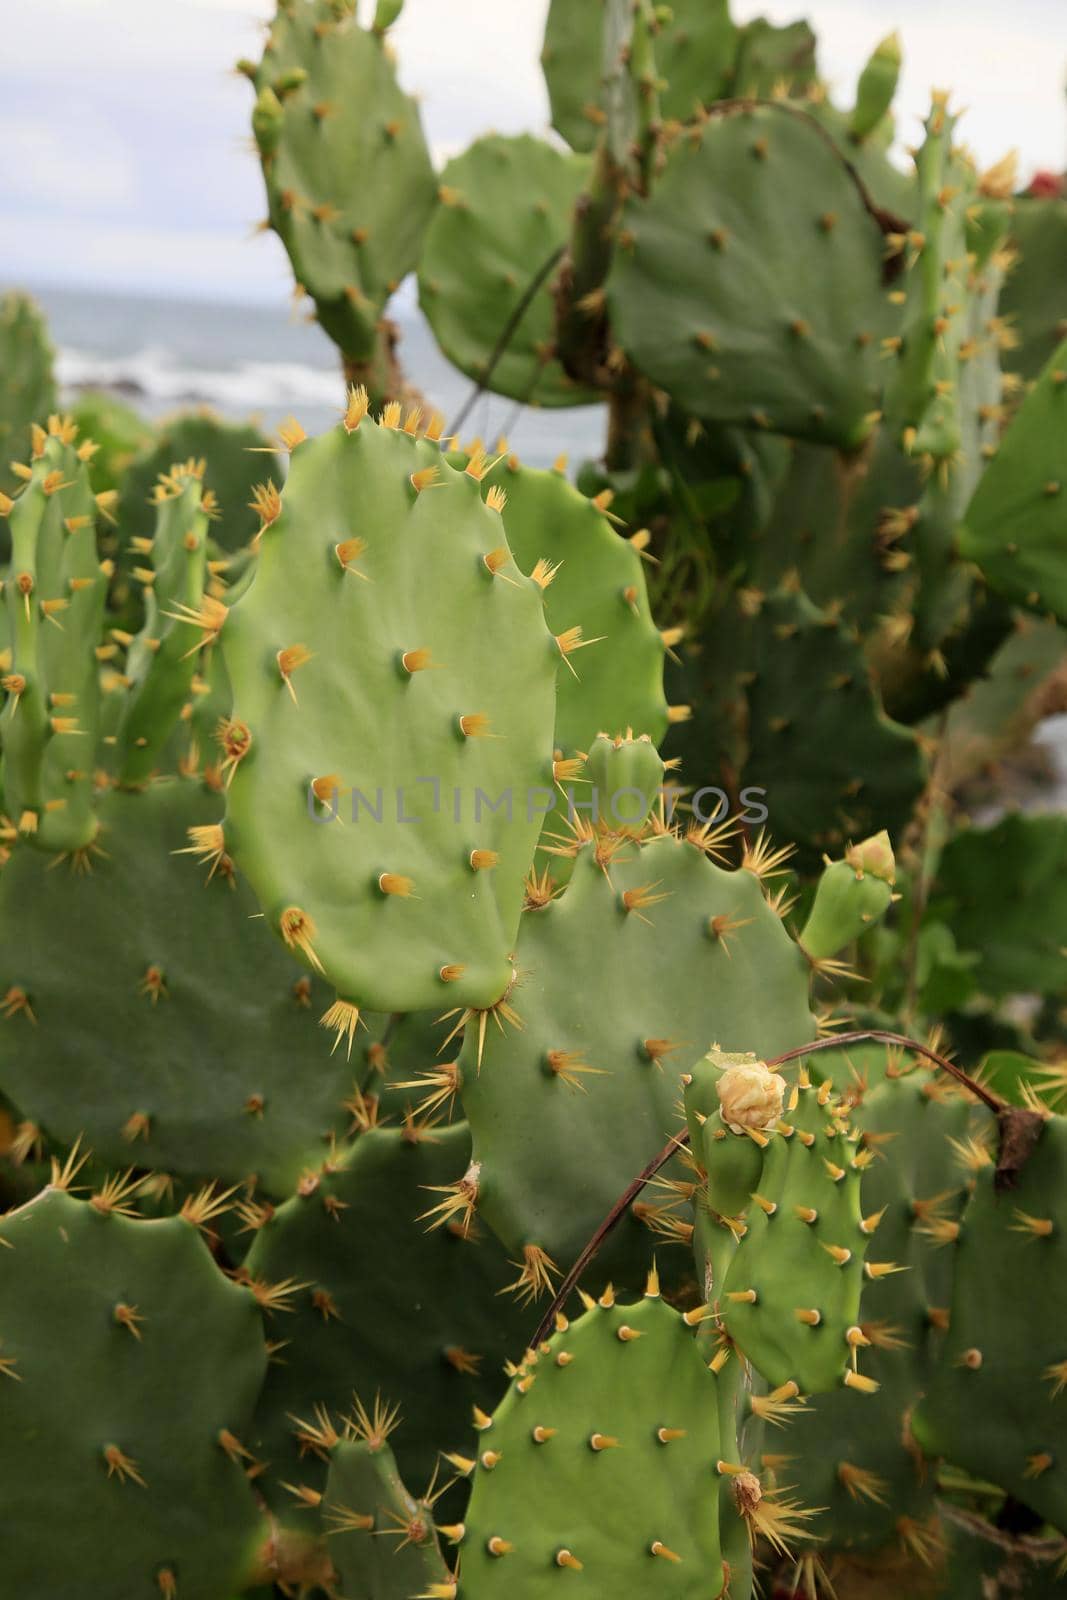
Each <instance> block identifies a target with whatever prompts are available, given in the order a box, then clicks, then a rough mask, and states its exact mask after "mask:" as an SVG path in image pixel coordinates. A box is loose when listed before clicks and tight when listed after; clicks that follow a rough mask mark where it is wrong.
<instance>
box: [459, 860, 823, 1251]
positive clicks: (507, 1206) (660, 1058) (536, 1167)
mask: <svg viewBox="0 0 1067 1600" xmlns="http://www.w3.org/2000/svg"><path fill="white" fill-rule="evenodd" d="M696 832H697V834H698V835H699V832H700V830H699V828H698V829H697V830H696ZM516 964H517V967H518V970H519V974H520V982H519V984H518V986H517V987H516V988H515V989H514V991H513V993H512V994H511V995H510V997H509V1002H508V1004H509V1007H510V1008H512V1009H513V1010H514V1012H515V1013H517V1014H518V1017H519V1018H520V1019H521V1024H522V1025H521V1028H520V1027H514V1026H510V1025H509V1023H508V1021H507V1017H506V1015H505V1017H504V1018H503V1019H501V1020H502V1030H501V1029H500V1028H497V1027H494V1026H492V1025H489V1026H486V1017H485V1016H484V1015H483V1016H482V1017H480V1018H477V1019H474V1020H472V1022H471V1023H470V1024H469V1025H468V1029H467V1036H466V1040H465V1043H464V1047H463V1052H462V1055H461V1057H460V1067H461V1072H462V1080H463V1081H462V1089H461V1094H462V1099H463V1105H464V1109H465V1111H466V1113H467V1115H468V1117H469V1119H470V1123H471V1131H472V1134H473V1138H474V1160H475V1163H476V1166H477V1168H478V1205H479V1209H480V1211H481V1212H482V1213H483V1214H484V1216H485V1218H486V1220H487V1221H488V1222H489V1223H490V1225H491V1226H492V1227H493V1228H494V1229H495V1230H496V1231H497V1232H498V1233H499V1234H500V1236H501V1238H503V1239H504V1241H505V1242H506V1243H507V1244H508V1245H509V1247H511V1248H512V1249H513V1250H515V1251H519V1250H524V1249H526V1247H528V1246H535V1247H537V1248H539V1249H540V1250H543V1251H547V1253H548V1255H549V1256H550V1257H551V1258H552V1259H553V1260H555V1261H558V1262H559V1263H560V1264H568V1263H569V1262H570V1261H571V1260H572V1259H573V1258H574V1256H575V1255H577V1253H578V1251H579V1250H580V1248H581V1247H582V1245H583V1244H584V1243H585V1241H586V1240H587V1239H588V1238H589V1236H590V1235H591V1234H592V1232H593V1230H594V1228H595V1227H596V1226H597V1224H598V1223H599V1222H600V1220H601V1218H602V1217H603V1216H604V1215H605V1213H606V1212H607V1211H608V1209H609V1207H610V1206H611V1204H612V1203H613V1201H614V1200H615V1199H616V1198H617V1196H618V1195H619V1194H621V1192H622V1191H623V1189H624V1188H625V1187H626V1185H627V1184H628V1183H629V1182H630V1180H631V1179H632V1178H633V1177H634V1176H635V1174H636V1173H638V1172H639V1171H640V1170H641V1168H642V1167H643V1166H644V1164H645V1163H646V1161H648V1160H649V1159H650V1158H651V1157H652V1156H653V1155H654V1154H655V1152H656V1150H657V1149H658V1148H659V1147H660V1146H661V1145H662V1144H663V1143H664V1141H665V1139H666V1138H667V1137H668V1136H669V1135H670V1133H671V1132H672V1130H673V1128H674V1126H675V1125H676V1123H675V1118H676V1116H677V1110H676V1106H677V1100H678V1091H679V1079H680V1074H681V1073H682V1072H684V1071H686V1070H687V1069H688V1068H689V1067H690V1066H691V1065H692V1063H693V1062H694V1061H695V1060H696V1059H697V1058H698V1057H699V1056H701V1055H702V1054H703V1053H704V1051H705V1050H706V1048H707V1046H708V1044H709V1043H710V1042H711V1041H712V1040H717V1041H718V1042H719V1043H720V1044H722V1046H723V1047H724V1048H726V1049H745V1048H748V1049H755V1050H757V1051H759V1052H760V1053H762V1054H766V1055H769V1054H774V1053H776V1052H778V1051H782V1050H787V1049H789V1048H790V1047H791V1046H793V1045H796V1044H801V1043H803V1042H804V1040H805V1039H808V1038H811V1037H812V1031H811V1030H812V1028H813V1022H812V1019H811V1017H810V1014H809V1012H808V1006H807V990H808V972H809V967H808V963H807V961H806V959H805V957H804V956H803V955H802V953H801V951H800V950H799V949H798V948H797V946H796V945H794V944H793V942H792V941H791V940H790V938H789V936H788V934H787V933H786V931H785V929H784V928H783V926H782V924H781V922H780V921H779V919H778V917H777V916H776V915H775V913H774V911H773V910H772V909H771V908H770V907H769V906H768V905H767V903H766V901H765V900H764V897H763V894H762V892H761V887H760V883H759V880H758V878H757V877H756V876H755V875H754V874H753V873H752V872H749V871H747V870H745V869H740V870H738V871H734V872H729V871H725V870H724V869H723V868H721V867H718V866H715V865H713V864H712V863H711V862H710V861H709V860H707V859H706V858H705V856H704V854H703V851H702V849H701V848H700V845H699V843H697V844H696V845H694V844H692V843H686V842H683V841H681V840H678V839H675V838H673V837H661V838H655V837H653V838H652V839H651V840H650V841H649V842H647V843H644V844H638V843H636V842H635V841H633V840H632V839H631V838H629V837H623V836H614V838H613V837H612V836H602V837H601V838H600V839H599V841H597V842H592V841H591V842H590V843H588V844H584V845H583V846H582V847H581V849H580V850H579V852H578V856H577V859H576V861H575V863H574V872H573V875H572V877H571V881H570V884H569V885H568V888H567V890H566V892H565V893H564V894H563V895H562V896H561V897H560V898H559V899H557V900H553V901H551V902H550V903H548V904H544V905H542V906H541V907H540V908H539V909H537V908H531V909H530V910H528V911H527V912H526V913H525V915H524V918H523V922H522V926H521V929H520V937H519V944H518V949H517V952H516ZM772 997H773V1000H772ZM476 1024H477V1025H476ZM483 1045H484V1049H483ZM480 1056H481V1057H482V1059H481V1060H480V1061H479V1058H480ZM479 1067H480V1070H479ZM532 1129H536V1130H537V1137H536V1139H534V1138H532V1137H531V1130H532ZM546 1144H547V1145H548V1146H551V1148H552V1149H554V1150H556V1151H558V1152H560V1154H561V1155H562V1154H563V1152H569V1154H568V1156H567V1158H566V1159H567V1165H568V1171H569V1172H570V1174H571V1177H570V1178H569V1179H568V1182H567V1184H566V1185H557V1184H555V1183H552V1182H546V1181H545V1170H544V1163H543V1151H544V1149H545V1147H546ZM457 1176H458V1174H457ZM624 1231H625V1230H624Z"/></svg>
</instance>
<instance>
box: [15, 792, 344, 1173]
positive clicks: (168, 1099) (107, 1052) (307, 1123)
mask: <svg viewBox="0 0 1067 1600" xmlns="http://www.w3.org/2000/svg"><path fill="white" fill-rule="evenodd" d="M218 814H219V803H218V799H217V797H215V796H211V795H208V794H205V793H203V792H202V791H201V790H200V789H199V788H198V787H197V786H196V785H194V784H192V783H188V782H184V781H174V782H169V783H158V784H154V785H153V786H152V787H151V788H150V789H148V790H147V791H146V792H145V793H144V794H122V793H118V792H112V793H110V794H108V795H106V796H105V797H104V799H103V800H102V802H101V804H100V810H99V818H100V823H101V832H100V846H101V850H100V852H99V853H97V854H95V855H94V856H92V857H91V858H89V859H88V860H87V861H86V862H85V865H87V866H88V865H90V864H91V866H92V870H91V871H88V872H86V873H83V874H79V875H74V874H72V873H71V872H70V871H69V870H68V869H67V867H65V866H60V867H59V868H58V870H51V869H52V862H50V861H49V860H48V858H47V857H46V856H44V855H42V854H40V853H39V852H37V851H31V850H23V849H20V850H18V851H16V852H15V854H14V856H13V858H12V860H11V861H9V862H8V864H7V866H6V867H5V868H4V871H3V874H2V875H0V902H2V905H3V907H4V909H3V911H2V913H0V924H2V927H3V930H4V932H3V935H2V937H0V992H2V993H5V994H6V995H7V1005H6V1006H5V1009H4V1019H3V1020H0V1086H2V1088H3V1090H4V1092H5V1093H7V1094H8V1095H10V1097H11V1099H12V1100H14V1101H15V1102H16V1103H17V1104H18V1105H19V1107H20V1109H21V1111H22V1113H23V1116H24V1117H26V1118H28V1119H30V1120H31V1121H32V1122H34V1123H36V1124H38V1125H39V1126H41V1127H43V1128H44V1129H45V1130H46V1131H47V1132H48V1133H49V1134H50V1135H51V1136H52V1137H53V1138H54V1139H57V1140H61V1141H63V1142H65V1143H67V1144H70V1143H72V1142H73V1140H74V1139H75V1138H76V1137H77V1136H78V1135H79V1134H82V1133H83V1134H84V1135H85V1138H86V1142H87V1144H88V1145H89V1146H90V1147H91V1148H92V1149H93V1150H94V1151H95V1152H96V1155H97V1157H98V1158H99V1159H100V1160H103V1161H109V1162H112V1163H114V1164H116V1165H118V1164H119V1163H122V1164H123V1165H129V1164H130V1163H131V1162H136V1164H137V1165H138V1166H141V1167H151V1168H155V1169H162V1170H163V1171H165V1172H174V1173H178V1174H182V1175H184V1176H187V1177H188V1176H194V1177H195V1176H199V1175H202V1174H203V1173H204V1172H205V1171H207V1172H211V1173H213V1174H214V1175H215V1176H216V1177H218V1178H220V1179H222V1180H223V1181H225V1182H234V1183H236V1182H239V1181H240V1180H241V1179H243V1178H246V1177H247V1176H248V1175H249V1174H250V1173H257V1174H258V1175H259V1178H260V1181H261V1183H262V1184H263V1186H264V1187H265V1188H266V1190H267V1191H268V1193H271V1194H287V1193H289V1192H290V1191H291V1190H292V1188H293V1186H294V1185H295V1183H296V1181H297V1179H298V1177H299V1175H300V1173H301V1171H302V1170H303V1168H304V1167H305V1165H307V1164H308V1163H309V1162H314V1161H317V1160H319V1159H321V1152H322V1150H323V1148H324V1146H325V1144H326V1142H327V1140H328V1139H329V1137H330V1136H331V1135H333V1134H338V1135H340V1134H343V1132H344V1130H345V1128H346V1127H347V1125H348V1116H347V1114H346V1111H345V1108H344V1106H343V1104H342V1102H343V1101H344V1099H345V1097H346V1095H347V1094H349V1093H350V1092H351V1087H352V1078H353V1068H351V1067H350V1066H349V1064H348V1062H346V1060H345V1057H344V1052H343V1050H339V1051H338V1052H337V1053H336V1055H335V1056H334V1057H333V1058H332V1059H331V1058H330V1056H329V1052H328V1051H324V1050H323V1046H324V1044H325V1040H324V1038H323V1035H322V1032H321V1030H320V1029H319V1027H318V1025H317V1018H318V1014H319V1012H320V1011H321V1010H322V1008H323V1005H324V1003H325V1000H326V998H327V992H326V990H325V986H324V985H322V984H320V983H319V982H318V981H317V980H316V981H314V982H312V981H311V980H309V979H306V978H301V975H300V971H299V968H297V967H296V966H295V964H294V963H293V962H292V961H291V959H290V958H289V957H288V956H287V955H286V953H285V951H284V950H282V949H281V948H280V946H278V945H276V944H275V942H274V941H273V940H272V939H271V938H270V937H269V935H268V934H267V933H266V931H265V930H264V929H263V926H262V923H261V922H259V921H253V920H251V919H252V918H253V917H254V916H255V902H254V900H253V899H252V896H251V895H250V894H249V892H248V889H247V886H246V885H244V884H243V883H242V882H241V880H240V879H239V878H238V879H236V880H234V878H233V874H232V867H231V866H230V864H229V863H228V861H227V860H226V858H225V857H224V856H223V857H220V858H219V859H218V861H217V862H216V863H214V865H215V871H214V873H213V875H212V876H211V878H210V881H208V882H205V878H206V877H207V871H206V870H205V869H204V868H202V867H201V866H199V865H198V864H197V863H196V861H195V860H193V859H191V858H187V857H182V856H175V855H174V854H173V853H172V852H174V851H176V850H177V851H180V850H184V849H187V848H188V847H189V844H190V840H189V836H188V830H189V829H190V828H194V829H197V830H204V829H206V830H208V833H209V835H210V832H211V830H212V829H213V827H217V819H218ZM198 837H200V838H202V837H203V834H202V833H201V834H198ZM196 842H197V841H196V838H194V844H195V843H196ZM212 864H213V863H212V862H211V861H208V862H207V870H210V867H211V865H212ZM16 908H17V909H16ZM18 996H23V997H24V1001H23V1003H22V1004H21V1005H17V1006H13V1005H12V997H18Z"/></svg>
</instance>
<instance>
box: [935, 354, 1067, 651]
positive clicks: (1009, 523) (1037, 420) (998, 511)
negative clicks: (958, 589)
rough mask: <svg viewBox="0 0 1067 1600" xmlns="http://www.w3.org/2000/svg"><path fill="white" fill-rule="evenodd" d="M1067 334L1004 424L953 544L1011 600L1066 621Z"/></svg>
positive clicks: (993, 585)
mask: <svg viewBox="0 0 1067 1600" xmlns="http://www.w3.org/2000/svg"><path fill="white" fill-rule="evenodd" d="M1065 435H1067V342H1065V343H1064V344H1062V345H1060V347H1059V349H1058V350H1056V351H1055V352H1054V354H1053V355H1052V358H1051V360H1050V361H1049V363H1048V365H1047V367H1046V368H1045V370H1044V371H1043V372H1042V374H1041V376H1040V377H1039V378H1038V380H1037V383H1036V384H1035V386H1034V388H1033V389H1032V390H1031V391H1030V393H1029V394H1028V395H1027V397H1026V399H1025V400H1024V401H1023V404H1022V406H1021V407H1020V409H1019V412H1018V414H1017V415H1016V417H1015V419H1014V420H1013V422H1012V423H1011V425H1010V427H1009V428H1008V431H1007V433H1006V434H1005V435H1004V439H1003V441H1002V443H1001V445H1000V447H999V449H998V450H997V453H996V455H995V456H994V458H993V460H992V461H991V462H990V463H989V465H988V466H987V468H986V470H985V472H984V473H983V474H982V477H981V479H980V481H979V483H978V487H977V489H976V490H975V492H974V496H973V498H972V499H971V503H970V505H969V506H968V507H967V509H966V511H965V512H964V516H963V526H962V528H961V529H960V538H959V547H960V552H961V554H962V555H964V556H967V557H968V558H969V559H970V560H971V561H974V562H976V563H977V565H978V566H979V567H980V568H981V569H982V572H983V573H984V575H985V577H986V578H987V580H988V581H989V583H990V584H991V585H992V587H993V588H994V589H997V590H998V591H999V592H1000V593H1001V594H1003V595H1006V596H1007V598H1008V599H1009V600H1013V601H1016V602H1018V603H1019V604H1022V605H1026V606H1029V607H1031V608H1032V609H1034V610H1038V611H1044V612H1047V611H1051V612H1052V613H1053V614H1054V615H1055V616H1056V617H1057V618H1058V619H1059V620H1060V621H1061V622H1063V621H1067V582H1065V581H1064V576H1063V573H1064V559H1063V558H1064V549H1065V539H1064V505H1065V503H1067V500H1065V497H1067V450H1065V448H1064V438H1065Z"/></svg>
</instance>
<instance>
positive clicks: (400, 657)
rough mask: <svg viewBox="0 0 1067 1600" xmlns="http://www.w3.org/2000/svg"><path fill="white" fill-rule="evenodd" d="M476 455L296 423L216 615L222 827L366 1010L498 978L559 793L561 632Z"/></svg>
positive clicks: (480, 997)
mask: <svg viewBox="0 0 1067 1600" xmlns="http://www.w3.org/2000/svg"><path fill="white" fill-rule="evenodd" d="M364 398H365V397H364ZM396 412H397V414H399V407H397V408H396ZM386 420H387V422H390V421H392V420H393V417H392V413H390V414H389V416H388V417H387V419H386ZM397 420H398V416H397ZM476 472H477V466H476V463H471V464H470V465H469V466H468V469H467V472H466V473H462V472H459V471H457V470H456V469H454V468H453V467H451V466H450V465H448V464H447V463H446V462H445V461H444V460H443V459H442V457H441V454H440V452H439V450H438V449H437V448H436V447H435V446H434V445H432V444H430V443H428V442H424V441H422V440H416V439H415V438H413V437H411V436H409V434H408V433H407V432H403V431H401V430H400V429H399V427H393V426H388V425H385V426H378V425H377V424H375V423H373V422H371V421H370V420H369V418H366V417H363V418H361V419H355V420H350V421H347V422H346V423H344V424H342V425H339V426H338V427H337V428H336V429H335V430H334V431H333V432H331V433H329V434H325V435H323V436H321V437H320V438H319V439H316V440H314V441H312V440H308V441H307V442H305V443H303V444H301V445H299V446H298V447H297V449H296V450H295V452H294V456H293V463H292V467H291V469H290V474H289V478H288V481H287V484H286V489H285V494H284V497H283V499H282V501H281V502H280V503H278V504H276V505H275V507H274V510H273V514H272V520H271V521H270V524H269V526H268V527H267V528H266V529H265V531H264V534H263V539H262V548H261V553H260V556H259V561H258V563H257V569H256V574H255V579H254V582H253V583H252V584H251V585H250V587H249V588H248V590H247V591H246V592H245V593H244V594H243V595H242V597H241V598H240V599H239V600H238V601H237V602H236V603H235V604H234V606H233V607H232V608H231V610H230V612H229V614H228V617H227V620H226V624H225V628H224V631H223V635H222V643H223V653H224V656H225V660H226V666H227V669H228V671H229V675H230V679H231V682H232V685H233V693H234V718H233V721H232V722H231V723H230V724H228V725H227V730H224V731H223V732H222V734H221V737H222V739H223V741H224V742H226V743H227V745H228V747H229V751H230V776H229V789H228V803H227V813H226V839H227V849H228V850H229V851H230V852H231V854H232V855H233V857H234V859H235V861H236V862H237V864H238V867H239V868H240V869H241V870H242V871H244V872H245V873H246V874H247V876H248V879H249V881H250V883H251V885H252V887H253V889H254V890H255V892H256V894H257V896H258V898H259V901H260V904H261V905H262V906H263V909H264V912H265V915H266V917H267V920H268V923H269V924H270V926H271V927H273V928H275V929H276V930H279V931H281V932H282V934H283V937H285V938H286V939H287V941H288V942H289V944H290V945H291V946H292V947H293V948H294V949H297V950H298V951H300V953H301V954H302V955H303V957H304V959H305V961H306V962H307V964H308V966H311V967H316V966H317V967H319V968H320V970H322V971H323V972H324V973H325V974H326V975H327V976H328V977H329V978H330V979H331V980H332V981H333V982H334V984H335V986H336V987H337V989H338V990H339V991H340V994H341V996H342V997H343V999H344V1000H345V1001H346V1002H351V1003H352V1004H355V1005H367V1006H369V1007H371V1008H372V1009H374V1010H381V1011H394V1010H395V1011H406V1010H427V1009H430V1008H432V1007H434V1006H437V1007H439V1008H441V1009H444V1008H446V1007H448V1006H450V1005H470V1004H474V1005H489V1004H492V1002H493V1001H495V1000H496V999H497V998H498V997H499V996H500V995H501V994H502V993H503V991H504V990H505V989H506V988H507V986H508V983H509V982H510V980H511V975H512V967H511V962H510V959H509V953H510V950H511V948H512V945H513V943H514V938H515V929H516V926H517V923H518V917H519V913H520V909H521V906H522V896H523V883H524V879H525V875H526V872H527V869H528V867H529V865H530V862H531V860H532V856H533V850H534V846H535V843H536V839H537V834H538V831H539V828H540V823H541V819H542V816H543V814H544V811H545V810H546V809H547V807H548V804H550V803H551V801H552V798H553V791H552V787H551V786H552V729H553V722H554V713H555V678H556V670H557V666H559V667H560V668H561V670H562V662H561V659H560V649H559V647H558V645H557V643H556V641H555V639H554V638H553V636H552V634H551V633H550V632H549V630H548V628H547V627H546V626H545V622H544V617H543V612H542V604H541V590H540V588H539V587H538V585H537V584H536V583H534V582H532V581H531V580H529V579H525V578H523V577H522V576H521V575H520V574H519V572H518V570H517V569H516V568H515V567H514V564H513V562H512V559H511V556H510V553H509V550H508V545H507V540H506V536H505V531H504V527H503V523H502V521H501V518H500V515H499V512H498V510H495V509H493V504H494V502H493V497H492V496H491V495H490V496H489V497H487V501H488V502H489V503H485V504H483V502H482V499H481V495H480V492H479V484H478V482H477V481H476V475H475V474H476ZM364 508H373V511H372V512H371V513H370V514H369V515H368V511H367V510H365V509H364ZM509 569H510V570H509ZM319 779H327V780H330V781H329V782H328V785H327V788H328V794H327V790H326V789H323V794H320V793H319V790H313V788H312V785H313V784H314V783H315V782H316V781H317V780H319ZM321 787H322V786H321V785H320V788H321ZM323 795H325V796H326V798H323ZM339 795H340V798H338V796H339ZM316 797H318V798H316ZM545 797H547V803H546V799H545ZM331 799H333V800H334V801H336V804H335V805H333V806H331V804H330V801H331ZM494 807H495V808H496V809H493V808H494ZM316 808H318V809H316ZM331 810H334V811H336V813H337V814H336V815H335V816H333V818H332V820H331ZM509 811H510V816H509ZM413 819H417V820H414V821H413Z"/></svg>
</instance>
